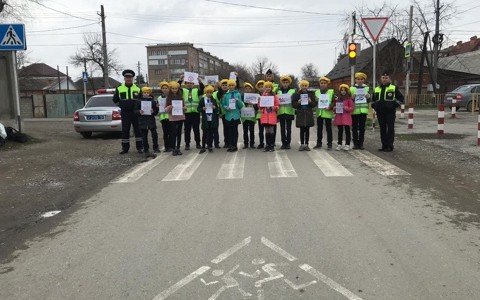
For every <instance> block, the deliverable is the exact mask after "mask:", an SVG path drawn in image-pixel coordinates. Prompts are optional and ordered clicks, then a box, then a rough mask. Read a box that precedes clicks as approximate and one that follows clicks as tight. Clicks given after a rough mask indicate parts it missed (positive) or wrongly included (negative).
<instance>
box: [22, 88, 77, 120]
mask: <svg viewBox="0 0 480 300" xmlns="http://www.w3.org/2000/svg"><path fill="white" fill-rule="evenodd" d="M83 105H84V103H83V94H63V93H62V94H46V95H31V96H22V97H21V99H20V106H21V107H20V108H21V115H22V117H23V118H32V117H33V118H65V117H71V116H73V113H74V112H75V111H76V110H77V109H80V108H82V107H83Z"/></svg>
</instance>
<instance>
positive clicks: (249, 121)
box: [240, 82, 258, 149]
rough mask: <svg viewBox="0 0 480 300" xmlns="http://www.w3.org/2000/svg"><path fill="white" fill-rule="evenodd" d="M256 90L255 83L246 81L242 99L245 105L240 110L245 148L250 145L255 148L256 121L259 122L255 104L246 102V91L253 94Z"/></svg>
mask: <svg viewBox="0 0 480 300" xmlns="http://www.w3.org/2000/svg"><path fill="white" fill-rule="evenodd" d="M254 92H255V90H254V88H253V85H252V84H250V83H248V82H245V84H244V85H243V94H242V101H243V104H244V105H245V107H244V108H243V109H242V110H241V112H240V113H241V115H242V117H241V119H242V125H243V149H247V148H248V147H249V146H250V148H255V123H256V122H257V119H256V116H255V104H253V103H248V102H245V93H248V94H253V93H254ZM257 100H258V99H257ZM247 115H248V116H247Z"/></svg>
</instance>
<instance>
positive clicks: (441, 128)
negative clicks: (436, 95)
mask: <svg viewBox="0 0 480 300" xmlns="http://www.w3.org/2000/svg"><path fill="white" fill-rule="evenodd" d="M444 132H445V105H443V104H439V105H438V125H437V134H444Z"/></svg>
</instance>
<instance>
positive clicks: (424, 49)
mask: <svg viewBox="0 0 480 300" xmlns="http://www.w3.org/2000/svg"><path fill="white" fill-rule="evenodd" d="M429 34H430V32H429V31H426V32H425V33H424V34H423V47H422V56H421V58H420V70H419V72H418V89H417V95H420V94H421V93H422V87H423V69H424V67H425V66H424V65H425V58H426V56H427V42H428V36H429Z"/></svg>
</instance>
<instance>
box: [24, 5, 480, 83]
mask: <svg viewBox="0 0 480 300" xmlns="http://www.w3.org/2000/svg"><path fill="white" fill-rule="evenodd" d="M423 1H425V3H430V1H431V0H423ZM221 2H229V3H236V4H242V5H247V6H248V5H253V6H264V7H270V8H277V9H282V10H287V11H273V10H264V9H258V8H250V7H239V6H231V5H225V4H221V3H216V2H211V1H205V0H193V1H192V0H190V1H187V0H168V1H164V0H143V1H141V2H140V1H126V0H116V1H107V0H105V1H92V0H82V1H61V0H54V1H53V0H44V1H43V2H42V3H43V4H44V5H45V6H48V7H50V8H53V9H55V10H58V11H61V12H67V13H69V14H71V15H72V16H67V15H65V14H62V13H58V12H55V11H53V10H50V9H47V8H44V7H41V6H38V5H36V4H32V5H31V16H30V17H28V18H26V19H25V23H26V26H27V41H28V53H29V55H30V57H31V58H32V60H33V61H35V62H37V61H38V62H44V63H47V64H49V65H51V66H53V67H56V66H57V65H59V66H60V68H61V70H65V66H66V65H68V58H69V56H70V55H72V54H73V53H74V52H75V51H76V49H78V48H80V47H81V44H82V33H83V32H101V27H100V25H99V24H92V23H94V22H95V21H96V20H97V21H98V20H99V17H98V16H97V12H98V11H99V10H100V5H101V4H103V5H104V6H105V14H106V16H107V21H106V27H107V32H108V34H107V41H108V47H109V48H112V47H113V48H117V51H118V57H119V60H120V63H121V64H122V65H123V66H124V67H126V68H132V69H134V70H136V64H137V61H140V63H141V64H142V73H144V72H145V71H146V65H147V55H146V48H145V46H146V45H148V44H155V43H157V42H159V43H161V42H191V43H194V44H195V45H196V46H197V47H201V48H203V49H205V50H206V51H209V52H211V53H212V54H213V55H216V56H218V57H220V58H222V59H224V60H226V61H228V62H229V63H246V64H247V65H250V64H251V63H252V61H254V60H255V58H256V57H257V56H262V55H263V56H267V57H268V58H269V59H270V60H271V61H273V62H274V63H275V64H277V65H278V67H279V71H280V73H282V74H283V73H290V74H296V75H299V74H300V68H301V67H302V66H303V65H304V64H306V63H310V62H312V63H314V64H315V65H316V66H317V67H318V68H319V70H320V73H321V74H324V73H327V72H328V71H329V70H330V69H331V68H332V67H333V65H334V62H335V58H336V57H337V55H338V53H339V51H340V49H341V47H342V46H341V43H340V41H341V39H342V36H343V34H344V32H345V31H346V29H347V28H345V26H342V25H341V20H342V19H343V18H344V17H343V16H342V15H345V14H346V13H347V12H349V13H351V12H352V11H353V10H354V4H355V3H357V5H358V3H360V2H359V1H351V0H350V1H347V0H336V1H323V0H322V1H318V0H316V1H310V0H309V1H285V0H278V1H268V2H267V1H251V0H247V1H240V0H223V1H221ZM382 2H383V1H379V0H371V1H368V2H367V3H369V6H372V5H373V4H374V3H382ZM392 3H394V4H395V3H398V5H400V6H402V7H403V6H405V7H406V8H407V7H408V6H409V3H408V1H392ZM455 3H456V5H457V6H458V10H459V12H460V14H459V15H458V17H457V18H456V20H455V21H453V22H452V23H451V24H449V25H448V28H443V29H442V30H444V31H446V30H448V33H449V35H450V39H449V40H448V41H447V42H449V43H452V42H454V41H457V40H464V41H465V40H468V39H469V38H470V36H473V35H475V34H476V33H475V30H476V29H478V28H479V25H480V21H478V15H479V13H480V5H479V4H478V0H457V1H455ZM425 7H427V8H428V5H425ZM295 10H296V11H310V12H319V13H322V14H307V13H300V12H292V11H295ZM432 10H433V8H432ZM325 13H326V14H330V15H324V14H325ZM430 13H432V14H433V11H432V12H430ZM407 18H408V16H407V15H406V16H405V19H407ZM89 24H92V25H89ZM463 24H467V25H463ZM84 25H88V26H84ZM459 25H461V26H459ZM78 26H82V27H79V28H71V29H68V28H70V27H78ZM433 26H434V24H432V27H433ZM453 26H455V27H453ZM58 29H60V30H58ZM479 33H480V32H479ZM122 35H127V36H130V37H127V36H122ZM274 42H275V43H274ZM234 43H240V44H234ZM69 68H70V75H71V76H72V77H73V78H74V79H75V78H78V77H80V75H81V73H80V72H81V69H79V68H74V67H73V66H70V67H69ZM97 75H100V74H97ZM212 75H213V74H212ZM113 77H116V78H118V77H119V76H113Z"/></svg>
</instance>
